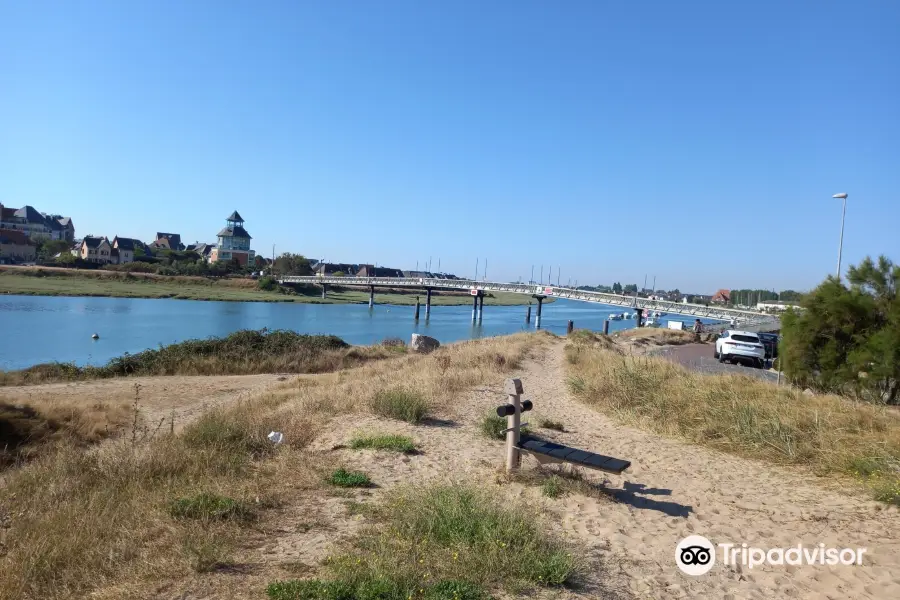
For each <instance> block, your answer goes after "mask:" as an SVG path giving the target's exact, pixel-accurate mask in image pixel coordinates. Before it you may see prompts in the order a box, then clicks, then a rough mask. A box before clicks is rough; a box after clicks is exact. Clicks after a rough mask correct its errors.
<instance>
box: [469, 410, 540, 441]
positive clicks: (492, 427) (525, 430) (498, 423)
mask: <svg viewBox="0 0 900 600" xmlns="http://www.w3.org/2000/svg"><path fill="white" fill-rule="evenodd" d="M508 428H509V425H507V420H506V417H498V416H497V414H496V413H494V412H489V413H488V414H486V415H485V416H484V418H483V419H481V433H482V434H484V435H485V437H488V438H490V439H492V440H505V439H506V430H507V429H508ZM530 433H531V429H530V428H529V427H528V426H527V425H525V426H522V427H520V428H519V434H520V435H528V434H530Z"/></svg>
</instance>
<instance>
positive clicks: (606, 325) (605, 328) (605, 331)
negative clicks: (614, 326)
mask: <svg viewBox="0 0 900 600" xmlns="http://www.w3.org/2000/svg"><path fill="white" fill-rule="evenodd" d="M603 335H609V321H603Z"/></svg>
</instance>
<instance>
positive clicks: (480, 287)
mask: <svg viewBox="0 0 900 600" xmlns="http://www.w3.org/2000/svg"><path fill="white" fill-rule="evenodd" d="M278 282H279V283H282V284H285V283H287V284H307V285H320V286H322V287H323V292H324V290H325V288H326V287H327V286H341V287H346V286H357V287H367V288H369V289H370V290H371V291H373V292H374V288H376V287H381V288H411V289H421V290H425V291H428V290H455V291H463V292H469V293H470V294H471V295H472V296H474V297H475V302H476V303H477V301H478V298H479V297H482V298H483V296H484V294H485V293H487V292H508V293H512V294H523V295H527V296H532V297H534V298H536V299H537V300H538V301H539V302H540V301H542V300H543V299H544V298H548V297H551V298H565V299H567V300H578V301H579V302H593V303H595V304H605V305H607V306H621V307H624V308H631V309H641V311H642V312H646V311H655V312H663V313H674V314H679V315H685V316H689V317H700V318H705V319H715V320H718V321H731V320H735V321H736V323H737V324H738V325H739V326H741V327H752V328H754V329H756V328H765V327H772V326H775V327H777V325H778V318H777V317H773V316H772V315H768V314H765V313H761V312H757V311H752V310H741V309H737V308H726V307H721V306H716V305H711V306H705V305H703V304H686V303H683V302H670V301H668V300H651V299H649V298H639V297H636V296H624V295H619V294H608V293H604V292H588V291H585V290H577V289H575V288H570V287H565V286H562V287H561V286H554V285H546V286H545V285H535V284H525V283H498V282H491V281H473V280H467V279H429V278H414V277H410V278H406V277H396V278H395V277H333V276H321V275H316V276H311V277H299V276H282V277H280V278H279V279H278ZM429 300H430V294H429ZM482 302H483V301H482ZM539 306H540V304H539ZM538 310H540V308H539V309H538ZM428 312H430V302H429V306H428V307H426V315H427V314H428Z"/></svg>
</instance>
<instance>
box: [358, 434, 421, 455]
mask: <svg viewBox="0 0 900 600" xmlns="http://www.w3.org/2000/svg"><path fill="white" fill-rule="evenodd" d="M350 447H351V448H353V449H354V450H361V449H371V450H390V451H391V452H401V453H403V454H412V453H414V452H415V451H416V445H415V443H414V442H413V441H412V438H409V437H406V436H405V435H371V436H358V437H355V438H353V439H352V440H351V441H350Z"/></svg>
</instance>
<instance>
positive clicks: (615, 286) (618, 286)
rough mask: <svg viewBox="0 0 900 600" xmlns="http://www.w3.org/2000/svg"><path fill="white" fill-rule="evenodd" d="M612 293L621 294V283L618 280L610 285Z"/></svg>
mask: <svg viewBox="0 0 900 600" xmlns="http://www.w3.org/2000/svg"><path fill="white" fill-rule="evenodd" d="M612 290H613V293H616V294H621V293H622V284H621V283H619V282H618V281H617V282H615V283H614V284H613V286H612Z"/></svg>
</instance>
